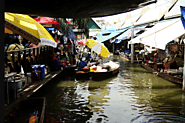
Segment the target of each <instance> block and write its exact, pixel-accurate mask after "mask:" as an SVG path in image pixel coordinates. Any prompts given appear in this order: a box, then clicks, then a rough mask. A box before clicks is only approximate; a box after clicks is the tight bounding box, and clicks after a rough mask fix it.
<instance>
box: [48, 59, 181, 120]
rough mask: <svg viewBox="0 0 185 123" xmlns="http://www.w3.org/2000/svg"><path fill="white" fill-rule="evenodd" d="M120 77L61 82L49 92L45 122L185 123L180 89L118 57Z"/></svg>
mask: <svg viewBox="0 0 185 123" xmlns="http://www.w3.org/2000/svg"><path fill="white" fill-rule="evenodd" d="M113 59H114V61H119V62H120V65H121V67H120V69H119V74H118V75H117V76H115V77H113V78H110V79H108V80H104V81H99V82H97V81H92V80H89V81H64V80H61V81H60V82H58V84H57V85H56V87H54V88H51V90H48V91H49V92H48V93H47V94H46V95H45V97H46V102H47V105H46V122H48V123H50V122H77V123H78V122H79V123H85V122H89V123H97V122H102V123H104V122H109V123H129V122H133V123H138V122H142V123H149V122H185V119H184V118H185V110H184V105H185V104H184V102H185V99H184V94H183V93H182V91H181V87H180V86H179V85H176V84H173V83H171V82H169V81H166V80H164V79H162V78H160V77H157V76H156V75H154V74H151V73H148V72H147V71H146V70H145V69H144V68H141V67H140V66H139V65H138V64H130V63H129V62H127V61H122V60H121V59H119V57H113Z"/></svg>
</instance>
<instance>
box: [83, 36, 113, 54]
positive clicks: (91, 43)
mask: <svg viewBox="0 0 185 123" xmlns="http://www.w3.org/2000/svg"><path fill="white" fill-rule="evenodd" d="M86 45H87V46H88V47H89V48H91V50H92V51H94V52H96V53H97V54H100V55H101V56H103V57H108V56H109V55H110V52H109V50H108V49H107V47H105V45H104V44H103V43H100V42H98V41H95V40H93V39H87V41H86Z"/></svg>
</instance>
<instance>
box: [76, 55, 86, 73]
mask: <svg viewBox="0 0 185 123" xmlns="http://www.w3.org/2000/svg"><path fill="white" fill-rule="evenodd" d="M85 66H87V63H86V62H85V57H83V58H80V63H79V64H78V71H82V69H83V68H84V67H85Z"/></svg>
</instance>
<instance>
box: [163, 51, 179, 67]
mask: <svg viewBox="0 0 185 123" xmlns="http://www.w3.org/2000/svg"><path fill="white" fill-rule="evenodd" d="M175 58H176V55H175V56H174V57H173V59H172V57H171V55H170V54H168V56H167V58H165V59H164V60H163V65H164V68H165V70H168V69H171V68H174V67H175V66H176V63H175Z"/></svg>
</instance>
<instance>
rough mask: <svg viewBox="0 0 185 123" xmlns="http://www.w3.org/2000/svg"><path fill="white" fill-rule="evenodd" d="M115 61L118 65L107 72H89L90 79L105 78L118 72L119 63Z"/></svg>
mask: <svg viewBox="0 0 185 123" xmlns="http://www.w3.org/2000/svg"><path fill="white" fill-rule="evenodd" d="M115 63H116V64H118V65H119V66H118V67H117V68H115V69H113V70H110V71H107V72H89V74H90V76H91V77H92V80H94V81H100V80H105V79H108V78H110V77H113V76H114V75H116V74H117V73H118V72H119V67H120V64H119V63H118V62H115Z"/></svg>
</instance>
